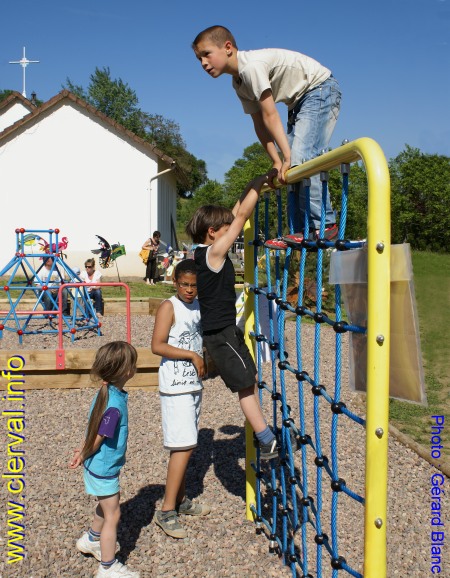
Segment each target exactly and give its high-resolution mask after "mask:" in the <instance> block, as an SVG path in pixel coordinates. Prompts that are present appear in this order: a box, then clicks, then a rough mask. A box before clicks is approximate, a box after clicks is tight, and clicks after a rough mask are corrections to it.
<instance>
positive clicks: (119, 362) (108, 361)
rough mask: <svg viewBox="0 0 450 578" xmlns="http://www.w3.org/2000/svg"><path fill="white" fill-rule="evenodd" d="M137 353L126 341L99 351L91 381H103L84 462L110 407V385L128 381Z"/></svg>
mask: <svg viewBox="0 0 450 578" xmlns="http://www.w3.org/2000/svg"><path fill="white" fill-rule="evenodd" d="M136 361H137V351H136V349H135V348H134V347H133V346H132V345H131V344H130V343H127V342H126V341H111V343H106V344H105V345H103V346H102V347H100V349H99V350H98V351H97V354H96V356H95V360H94V364H93V366H92V369H91V379H93V380H101V381H103V382H104V383H103V385H102V386H101V388H100V390H99V392H98V394H97V398H96V400H95V403H94V407H93V408H92V412H91V415H90V417H89V423H88V428H87V434H86V440H85V442H84V446H83V449H82V450H81V458H82V460H83V461H84V460H85V459H86V458H87V457H88V456H90V454H91V453H92V449H93V447H94V442H95V438H96V437H97V433H98V428H99V427H100V422H101V420H102V417H103V414H104V413H105V409H106V406H107V405H108V384H109V383H111V384H112V385H115V384H116V383H119V382H123V381H126V380H127V379H129V377H130V376H131V375H132V374H133V372H134V371H135V370H136Z"/></svg>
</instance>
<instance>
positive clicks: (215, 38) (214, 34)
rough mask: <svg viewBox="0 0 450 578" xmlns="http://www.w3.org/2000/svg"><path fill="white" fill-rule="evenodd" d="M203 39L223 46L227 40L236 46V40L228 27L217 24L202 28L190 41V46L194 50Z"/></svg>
mask: <svg viewBox="0 0 450 578" xmlns="http://www.w3.org/2000/svg"><path fill="white" fill-rule="evenodd" d="M204 40H210V41H211V42H213V43H214V44H215V45H216V46H223V45H224V44H225V42H227V41H228V40H229V41H230V42H231V44H232V45H233V46H234V47H235V48H237V44H236V40H235V39H234V36H233V35H232V34H231V32H230V31H229V30H228V28H225V26H219V25H218V24H216V25H214V26H210V27H209V28H205V30H202V31H201V32H200V33H199V34H197V36H196V37H195V39H194V42H193V43H192V48H193V49H194V50H195V49H196V48H197V45H198V44H199V43H200V42H203V41H204Z"/></svg>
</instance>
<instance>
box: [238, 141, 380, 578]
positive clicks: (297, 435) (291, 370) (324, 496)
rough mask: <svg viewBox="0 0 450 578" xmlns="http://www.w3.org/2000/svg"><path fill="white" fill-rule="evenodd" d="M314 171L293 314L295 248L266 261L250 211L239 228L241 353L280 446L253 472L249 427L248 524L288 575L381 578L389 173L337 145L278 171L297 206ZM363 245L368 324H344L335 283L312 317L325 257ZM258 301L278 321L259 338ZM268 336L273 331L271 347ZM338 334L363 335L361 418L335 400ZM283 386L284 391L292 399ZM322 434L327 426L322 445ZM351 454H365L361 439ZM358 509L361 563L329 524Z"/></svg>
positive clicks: (373, 146)
mask: <svg viewBox="0 0 450 578" xmlns="http://www.w3.org/2000/svg"><path fill="white" fill-rule="evenodd" d="M358 160H362V161H363V162H364V165H365V167H366V172H367V177H368V223H367V233H368V234H367V242H366V243H365V244H364V243H363V242H351V241H349V240H346V237H345V229H346V218H347V199H348V183H349V173H350V163H352V162H355V161H358ZM335 167H340V171H341V174H342V196H341V214H340V218H339V233H338V238H337V240H336V241H335V242H334V241H328V240H326V239H325V235H324V232H325V200H326V195H327V188H328V171H329V170H331V169H333V168H335ZM318 173H319V174H320V178H321V181H322V199H323V201H322V219H321V225H320V230H319V234H318V237H319V239H318V240H309V239H304V240H303V241H302V242H301V247H300V248H299V249H298V251H299V252H297V256H299V266H298V278H299V288H298V300H297V303H296V304H294V305H292V303H290V302H289V301H288V300H287V289H288V271H289V267H290V263H291V261H292V260H293V251H294V250H295V251H297V249H292V248H291V247H288V248H287V250H286V252H285V253H284V254H283V255H281V252H280V251H276V253H275V259H270V258H269V249H267V248H266V249H262V246H263V243H262V242H261V241H260V239H259V238H258V236H256V235H255V234H254V231H255V230H256V231H258V230H259V223H258V211H255V218H254V220H252V221H250V222H248V223H247V224H246V227H245V232H244V239H245V281H246V301H245V309H246V340H247V343H248V345H249V347H250V348H251V349H253V348H254V344H256V361H257V367H258V387H259V389H260V400H261V403H262V406H263V408H265V407H267V404H268V403H269V404H270V405H271V414H272V418H273V419H272V423H273V428H274V432H275V433H276V435H277V436H278V438H279V441H280V446H281V447H280V456H279V459H278V460H271V461H270V463H269V465H266V464H264V463H261V462H260V459H259V455H258V454H259V450H256V452H255V448H254V447H253V439H252V432H251V428H250V427H249V426H248V425H247V428H246V440H247V444H246V446H247V450H246V452H247V486H246V487H247V517H248V518H249V519H254V520H255V522H256V527H257V529H258V531H259V532H262V531H265V532H266V533H267V534H268V538H269V549H270V550H272V551H274V550H278V551H279V553H280V554H282V556H283V560H284V562H285V564H286V565H289V566H290V568H291V570H292V576H293V577H298V576H302V577H303V578H306V577H312V576H313V574H312V572H313V566H314V567H315V568H314V569H315V573H314V576H317V578H321V577H322V576H332V578H338V576H341V574H343V573H346V574H349V575H351V576H355V577H357V578H361V577H362V575H363V574H364V576H365V578H385V577H386V515H387V497H386V496H387V442H388V401H389V349H390V327H389V322H390V317H389V313H390V312H389V310H390V198H389V195H390V188H389V172H388V167H387V163H386V160H385V158H384V155H383V153H382V151H381V149H380V147H379V146H378V145H377V143H375V142H374V141H373V140H371V139H368V138H363V139H358V140H356V141H354V142H351V143H346V144H343V145H342V146H341V147H339V148H338V149H335V150H333V151H331V152H328V153H325V154H323V155H322V156H320V157H318V158H316V159H314V160H311V161H308V162H306V163H304V164H302V165H300V166H298V167H295V168H293V169H291V170H290V171H288V173H287V181H288V183H290V184H292V183H295V182H298V181H300V180H302V183H303V187H304V190H305V193H306V206H307V207H309V186H310V177H311V176H312V175H315V174H318ZM289 194H294V193H289ZM271 198H273V193H267V192H266V193H265V200H264V202H265V225H266V227H265V228H266V238H270V236H269V233H268V204H269V202H270V199H271ZM276 199H277V203H278V215H279V221H280V223H279V234H280V235H281V232H282V230H281V215H282V212H283V211H282V210H281V196H280V194H279V192H278V194H277V196H276ZM304 225H305V226H304V230H305V231H309V211H308V210H307V211H306V215H305V224H304ZM290 232H291V233H294V232H296V231H290ZM362 245H364V250H367V255H368V285H367V287H368V290H367V301H368V306H367V325H363V324H361V325H351V324H350V323H348V322H347V321H345V320H344V318H343V313H342V310H341V288H340V286H339V285H338V284H336V285H335V296H334V312H333V314H330V313H327V312H325V311H324V310H323V308H322V283H323V258H324V253H325V251H327V250H337V251H348V250H352V249H356V250H358V248H359V250H361V247H362ZM262 251H264V255H265V257H266V258H265V263H266V282H265V283H266V285H267V288H264V289H262V288H261V287H260V284H259V275H260V271H259V268H258V265H257V262H258V259H259V258H260V257H261V252H262ZM311 259H313V260H315V270H316V273H315V275H316V283H315V287H316V298H315V306H314V307H312V306H306V305H305V301H304V288H305V267H306V264H307V262H309V261H310V260H311ZM271 261H275V264H274V267H273V268H271V267H270V263H271ZM260 300H263V301H265V302H267V303H268V304H270V303H271V302H273V301H275V303H276V304H277V305H278V314H277V316H276V317H275V316H274V314H273V310H272V308H271V307H269V313H268V316H269V332H268V335H265V334H263V333H262V330H261V324H260V320H259V311H260V304H259V301H260ZM287 313H290V314H291V315H292V316H294V317H295V336H296V339H295V350H294V351H290V352H289V354H288V352H287V351H286V349H289V347H288V345H289V344H286V341H285V322H286V314H287ZM306 321H309V322H312V323H314V338H313V340H312V341H313V343H312V345H311V344H310V343H308V342H307V340H306V339H305V338H304V333H305V331H304V328H305V322H306ZM325 325H329V326H330V327H331V328H333V329H334V334H333V335H334V349H335V355H334V357H335V360H334V361H335V363H334V368H333V374H334V383H323V381H322V378H321V375H323V373H325V372H324V371H323V367H322V364H321V342H322V341H323V336H324V330H325V329H324V326H325ZM275 327H276V328H277V329H278V338H277V340H276V338H275ZM348 332H354V333H355V334H361V335H364V336H365V339H366V342H367V375H366V385H367V397H366V417H365V419H364V418H362V417H359V416H358V415H356V413H354V412H353V411H351V410H350V409H349V408H348V407H347V405H346V403H345V402H344V401H343V399H342V397H341V396H342V350H343V336H344V334H345V333H348ZM252 340H253V341H252ZM262 344H267V345H268V346H269V348H270V350H271V368H270V369H269V370H268V371H267V370H266V371H264V370H263V367H262V363H261V345H262ZM310 345H311V347H312V351H311V355H310V356H309V357H308V356H305V351H306V350H307V349H308V347H310ZM310 359H313V361H312V362H311V361H310ZM292 384H294V388H293V389H294V392H292V390H291V389H290V386H291V385H292ZM308 389H310V391H311V393H312V396H311V398H310V399H307V396H308V395H309V393H308ZM268 398H269V399H268ZM288 398H290V399H294V401H298V404H296V407H294V404H293V402H292V401H289V403H288ZM307 401H308V403H310V408H309V409H307V405H306V402H307ZM280 412H281V414H280ZM327 412H328V413H327ZM327 415H328V416H330V418H329V419H327ZM344 419H349V420H351V422H349V423H351V424H352V427H354V429H356V430H357V428H358V427H359V426H362V427H365V430H366V434H365V438H366V440H365V441H366V444H365V481H364V482H363V487H362V488H358V489H357V491H355V489H354V488H353V487H352V486H353V485H354V483H356V481H355V480H354V479H345V478H344V477H341V476H343V475H344V474H343V473H342V469H343V468H342V462H343V460H342V457H343V456H344V457H346V459H352V456H348V455H346V454H345V439H344V440H342V438H341V439H339V438H338V425H339V424H341V422H342V420H344ZM325 422H326V423H325ZM353 424H355V425H353ZM325 425H326V426H327V428H328V429H327V434H326V435H325V427H324V426H325ZM296 446H298V450H297V447H296ZM360 446H361V449H362V452H363V451H364V441H363V439H361V443H360ZM255 454H256V455H255ZM344 469H345V468H344ZM349 500H350V501H351V503H349ZM339 505H340V506H341V510H339V513H340V516H341V517H340V518H339V516H338V506H339ZM358 505H359V506H360V507H361V516H360V517H362V511H364V562H362V561H361V560H350V559H349V560H347V558H346V552H342V551H341V550H340V547H339V546H340V543H339V540H341V543H342V538H341V535H340V534H339V519H340V520H341V521H342V516H344V515H345V513H347V515H348V512H349V509H348V508H349V506H351V507H352V508H353V509H354V508H357V507H358ZM342 508H343V509H344V510H345V511H344V512H342ZM352 515H355V514H352ZM356 515H357V514H356ZM355 525H356V524H355ZM361 531H362V528H361ZM346 537H347V536H346ZM325 564H327V566H326V571H325ZM362 567H364V569H363V570H362ZM362 572H363V573H362Z"/></svg>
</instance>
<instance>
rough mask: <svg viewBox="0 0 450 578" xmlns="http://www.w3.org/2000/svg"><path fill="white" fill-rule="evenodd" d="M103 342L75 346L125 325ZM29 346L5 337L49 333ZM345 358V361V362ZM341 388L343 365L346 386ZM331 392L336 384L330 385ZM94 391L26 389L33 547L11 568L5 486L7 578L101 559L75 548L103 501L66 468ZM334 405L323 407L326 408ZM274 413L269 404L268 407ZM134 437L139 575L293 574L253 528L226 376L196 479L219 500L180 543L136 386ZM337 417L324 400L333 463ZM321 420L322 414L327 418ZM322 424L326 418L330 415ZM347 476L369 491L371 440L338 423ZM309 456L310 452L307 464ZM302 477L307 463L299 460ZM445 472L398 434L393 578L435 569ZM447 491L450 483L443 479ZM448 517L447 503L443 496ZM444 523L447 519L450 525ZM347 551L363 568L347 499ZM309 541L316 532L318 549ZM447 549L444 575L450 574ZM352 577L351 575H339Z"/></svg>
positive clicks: (129, 473) (326, 379) (40, 344)
mask: <svg viewBox="0 0 450 578" xmlns="http://www.w3.org/2000/svg"><path fill="white" fill-rule="evenodd" d="M152 323H153V318H151V317H147V316H135V317H134V318H133V343H134V344H135V345H136V346H141V347H142V346H148V343H149V339H150V335H151V327H152ZM293 326H294V324H292V323H290V322H287V324H286V334H287V338H288V341H287V344H286V349H287V350H288V352H290V351H291V349H292V344H293V342H294V335H293ZM102 329H103V333H104V336H103V337H98V336H95V335H93V334H90V335H86V337H85V338H84V339H80V340H78V341H77V342H76V344H75V346H76V347H97V346H99V345H100V344H101V343H103V342H106V341H111V340H113V339H121V338H124V319H123V317H121V316H111V317H108V316H107V317H105V319H104V325H103V328H102ZM303 336H304V339H305V343H304V349H305V356H304V366H303V367H304V369H306V370H307V371H309V373H312V368H311V367H310V365H311V362H312V361H311V360H312V352H311V351H309V350H308V347H309V344H310V343H311V342H312V336H313V328H312V327H310V326H306V327H305V328H304V332H303ZM24 342H25V343H24V345H23V346H19V345H18V344H17V338H15V337H14V336H6V338H5V339H4V341H3V342H2V343H1V346H2V348H7V349H10V350H14V351H15V352H16V351H17V352H19V351H20V349H21V348H24V349H30V348H54V347H55V343H56V341H55V337H53V336H50V337H49V336H46V337H44V336H37V335H36V336H28V337H26V338H25V339H24ZM333 343H334V332H332V331H326V330H324V331H323V332H322V347H323V351H333V350H334V345H333ZM344 357H345V356H344ZM332 366H333V363H331V360H327V359H325V360H324V362H323V364H322V368H321V382H322V383H324V384H327V383H330V382H332V379H333V369H332ZM343 382H344V383H345V368H344V379H343ZM286 389H287V396H288V401H289V404H290V405H291V407H292V408H293V409H292V414H293V416H294V417H295V418H296V423H298V411H297V410H296V408H297V406H298V402H297V392H296V383H295V382H294V381H293V380H292V379H291V378H290V377H289V376H288V377H287V380H286ZM328 389H329V391H330V389H331V388H330V387H328ZM305 395H306V397H307V402H306V423H307V427H306V431H307V432H309V433H310V434H311V435H312V436H313V426H312V423H313V422H312V418H311V415H312V413H313V408H312V402H311V398H312V397H313V396H312V395H311V394H310V393H309V388H308V390H307V394H305ZM92 396H93V390H92V389H90V388H89V389H85V390H41V391H29V392H27V396H26V408H25V411H26V420H27V421H26V430H25V432H24V433H25V444H24V448H25V452H26V456H25V457H26V498H25V500H24V502H25V511H26V518H25V539H24V544H25V548H26V552H27V557H26V559H25V560H24V561H23V562H20V563H18V564H12V565H8V564H6V540H7V536H6V511H7V506H6V505H7V502H8V500H11V494H9V493H8V492H7V489H6V483H5V482H4V483H3V484H2V487H1V490H0V494H1V498H2V501H3V504H4V506H3V512H4V514H3V519H4V523H2V524H1V527H2V528H3V530H1V534H0V550H1V551H2V552H3V553H2V556H1V560H0V576H1V577H5V578H6V577H8V578H13V577H14V578H60V577H64V578H66V577H67V578H72V577H73V578H85V577H90V576H93V575H94V574H95V571H96V567H97V563H96V562H95V560H94V559H93V558H90V557H84V556H82V555H81V554H79V553H78V551H77V550H76V548H75V541H76V540H77V538H78V537H79V535H80V533H81V532H82V531H84V530H85V529H87V528H88V526H89V523H90V520H91V516H92V512H93V509H94V506H95V499H94V498H92V497H89V496H87V495H85V493H84V487H83V482H82V478H81V471H79V470H78V471H71V470H69V469H68V468H67V463H68V460H69V457H70V455H71V450H72V449H73V448H74V447H76V446H77V445H78V443H79V440H80V439H81V437H82V435H83V431H84V428H85V426H86V417H87V412H88V408H89V405H90V402H91V400H92ZM343 398H345V401H346V403H347V406H348V407H349V408H350V409H354V410H355V411H356V412H357V413H359V414H361V411H362V410H363V408H362V407H361V401H360V398H359V397H357V396H355V395H353V394H352V393H351V392H348V391H347V390H346V388H345V387H344V390H343ZM326 405H327V404H326ZM264 407H265V408H266V412H267V414H268V415H270V408H269V406H268V401H267V400H266V401H265V403H264ZM129 412H130V437H129V448H128V453H127V464H126V466H125V467H124V469H123V471H122V475H121V488H122V495H121V504H122V506H121V509H122V519H121V525H120V530H119V537H118V540H119V543H120V553H119V558H120V559H121V560H122V561H126V562H127V564H129V565H130V567H132V568H133V569H136V570H140V571H141V576H142V578H150V577H152V578H153V577H160V576H165V577H168V578H175V577H185V576H190V577H192V578H213V577H218V578H219V577H220V578H222V577H235V578H237V577H239V578H241V577H244V578H253V577H255V578H256V577H260V576H267V577H280V578H282V577H284V576H291V575H292V573H291V571H290V569H288V568H287V567H284V566H283V565H282V561H281V560H280V559H279V557H278V556H277V555H276V554H272V555H271V554H269V550H268V540H267V539H266V537H265V536H264V535H256V533H255V527H254V525H253V524H252V523H251V522H248V521H246V520H245V496H244V492H245V471H244V440H243V438H244V429H243V420H242V415H241V413H240V410H239V406H238V403H237V400H236V397H235V396H233V395H232V394H231V393H229V392H228V390H227V389H226V388H225V387H224V385H223V383H222V382H221V380H220V379H219V378H215V379H210V380H207V381H206V382H205V390H204V401H203V413H202V419H201V424H200V439H199V447H198V448H197V450H196V451H195V452H194V455H193V458H192V462H191V464H190V468H189V472H188V484H187V485H188V494H189V495H190V496H191V497H194V498H195V499H197V500H202V501H204V502H207V503H209V504H211V506H212V512H211V514H210V515H209V516H207V517H205V518H202V519H193V518H188V519H186V520H185V525H186V527H187V529H188V532H189V537H188V538H186V539H185V540H179V541H177V540H173V539H171V538H168V537H166V536H165V535H164V534H163V533H162V531H161V530H160V529H159V528H158V527H156V526H155V525H154V523H153V518H154V512H155V508H156V509H157V508H158V507H159V506H160V503H161V499H162V496H163V492H164V483H165V475H166V465H167V454H166V452H165V451H164V450H163V448H162V431H161V425H160V417H159V399H158V395H157V394H155V393H152V392H149V391H144V390H132V391H131V393H130V399H129ZM329 413H330V412H329V409H328V408H327V407H324V404H323V403H322V404H321V408H320V415H321V419H322V424H321V427H322V447H323V448H324V449H323V451H324V453H328V455H329V451H328V448H329V435H330V434H329V421H330V419H329ZM322 416H324V417H322ZM325 417H326V419H325ZM6 427H7V426H6V419H4V420H3V422H2V428H1V434H0V435H1V440H2V444H1V449H0V456H1V459H2V464H3V468H4V469H3V470H2V471H5V465H4V464H5V461H6V459H5V454H6V443H7V442H6V440H7V437H6V433H7V431H6ZM338 429H339V443H340V446H342V452H341V453H340V465H339V476H340V477H342V478H344V479H345V480H346V482H347V485H348V486H349V487H350V488H351V489H353V490H354V491H356V492H358V493H360V494H363V491H364V471H363V470H364V465H363V464H364V441H363V440H364V433H363V430H362V428H361V427H360V426H358V425H357V424H354V423H353V422H351V421H350V420H348V419H346V418H339V428H338ZM311 460H312V457H311V456H310V455H309V454H308V461H309V462H311ZM295 463H296V466H297V467H298V468H299V469H301V466H300V464H301V462H300V455H299V454H298V453H297V454H296V456H295ZM435 472H437V470H435V469H434V468H433V467H432V466H431V465H430V464H428V463H427V462H426V461H424V460H423V459H421V458H420V457H418V456H417V455H416V454H415V453H414V452H412V451H411V450H409V449H408V448H406V447H404V446H403V445H401V444H400V443H398V442H397V441H396V440H395V439H393V438H392V437H391V438H390V441H389V512H388V576H389V577H396V576H398V577H401V578H406V577H411V578H416V577H417V578H422V577H426V576H431V572H430V529H431V526H430V524H431V522H430V519H431V515H430V488H431V482H430V478H431V476H432V474H433V473H435ZM314 476H315V473H314V470H312V471H311V473H310V474H309V477H308V484H309V488H310V491H309V493H310V495H312V496H313V497H314V499H315V503H316V504H317V497H316V496H315V477H314ZM446 483H448V480H446ZM328 488H329V483H326V484H324V490H323V494H324V506H323V512H322V523H323V529H324V531H325V532H326V533H328V534H329V535H330V534H331V530H330V529H329V495H330V493H331V492H330V491H329V489H328ZM442 511H443V512H445V516H446V517H447V519H446V522H447V525H448V522H449V520H448V512H449V498H448V496H444V497H443V498H442ZM445 516H443V517H445ZM338 528H339V553H340V554H341V555H343V556H344V557H345V558H346V560H347V562H348V563H349V565H351V566H352V567H353V568H355V569H356V570H358V571H362V569H361V565H360V564H361V560H362V549H363V543H362V535H363V509H362V507H361V506H360V505H359V504H357V503H355V502H354V501H353V500H351V499H349V498H348V497H347V496H345V495H342V494H340V495H339V524H338ZM312 536H313V534H312V533H310V534H309V539H310V540H311V541H312ZM314 550H315V548H313V547H311V548H310V552H309V554H308V556H309V561H310V567H309V572H310V573H311V574H312V575H313V576H316V572H315V568H314V566H313V563H314V555H315V554H314ZM449 551H450V546H446V555H445V556H444V558H445V561H444V569H443V573H442V574H441V575H442V576H444V575H447V574H445V568H447V572H448V573H449V574H448V575H450V571H449V568H450V562H449V556H448V552H449ZM341 574H342V575H345V576H347V575H348V574H346V573H345V572H340V573H339V575H341ZM322 575H323V576H324V577H328V576H331V568H330V566H329V562H328V556H326V557H325V558H324V565H323V574H322Z"/></svg>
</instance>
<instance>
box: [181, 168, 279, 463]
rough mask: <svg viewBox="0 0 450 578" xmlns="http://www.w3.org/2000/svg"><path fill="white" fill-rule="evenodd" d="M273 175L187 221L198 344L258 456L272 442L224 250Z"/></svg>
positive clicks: (270, 454) (265, 454) (273, 446)
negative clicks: (231, 396) (237, 408)
mask: <svg viewBox="0 0 450 578" xmlns="http://www.w3.org/2000/svg"><path fill="white" fill-rule="evenodd" d="M275 176H276V170H275V169H272V170H271V171H269V172H268V173H267V174H265V175H261V176H258V177H256V178H255V179H253V180H252V181H251V182H250V183H249V184H248V185H247V187H246V189H245V191H244V192H243V193H242V195H241V198H240V199H239V201H238V202H237V203H236V205H235V206H234V208H233V210H232V211H231V210H230V209H227V208H225V207H219V206H216V205H205V206H203V207H200V208H198V209H197V210H196V212H195V213H194V215H193V216H192V218H191V220H190V221H189V223H188V224H187V226H186V232H187V234H188V235H189V236H190V237H191V238H192V240H193V242H194V243H199V246H198V247H197V248H196V249H195V252H194V260H195V264H196V267H197V290H198V300H199V303H200V313H201V318H202V327H203V345H204V346H205V347H206V349H207V351H208V353H209V355H210V357H211V358H212V360H213V361H214V363H215V365H216V367H217V370H218V372H219V374H220V377H221V378H222V379H223V381H224V382H225V385H226V386H227V387H228V388H229V389H230V390H231V391H232V392H234V393H237V394H238V396H239V403H240V405H241V409H242V412H243V413H244V415H245V417H246V418H247V420H248V421H249V423H250V425H251V426H252V428H253V431H254V432H255V434H256V438H257V440H258V443H259V447H260V450H261V451H260V457H261V458H262V459H272V458H274V457H276V456H277V455H278V452H277V442H276V438H275V435H274V433H273V431H272V430H271V428H270V427H269V426H268V425H267V423H266V421H265V419H264V416H263V413H262V410H261V406H260V404H259V400H258V397H257V395H256V390H255V385H256V367H255V363H254V361H253V358H252V356H251V355H250V351H249V350H248V347H247V346H246V344H245V342H244V336H243V333H242V331H241V330H240V329H239V328H238V327H236V306H235V302H236V292H235V288H234V286H235V277H234V267H233V263H232V262H231V260H230V258H229V256H228V251H229V250H230V248H231V246H232V245H233V243H234V242H235V241H236V239H237V237H238V236H239V235H240V233H241V231H242V229H243V227H244V224H245V221H246V220H247V219H248V218H249V217H250V215H251V214H252V212H253V210H254V208H255V205H256V203H257V201H258V198H259V193H260V192H261V189H262V187H263V186H264V185H265V184H267V185H268V184H270V183H271V182H272V180H273V179H274V177H275Z"/></svg>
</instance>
